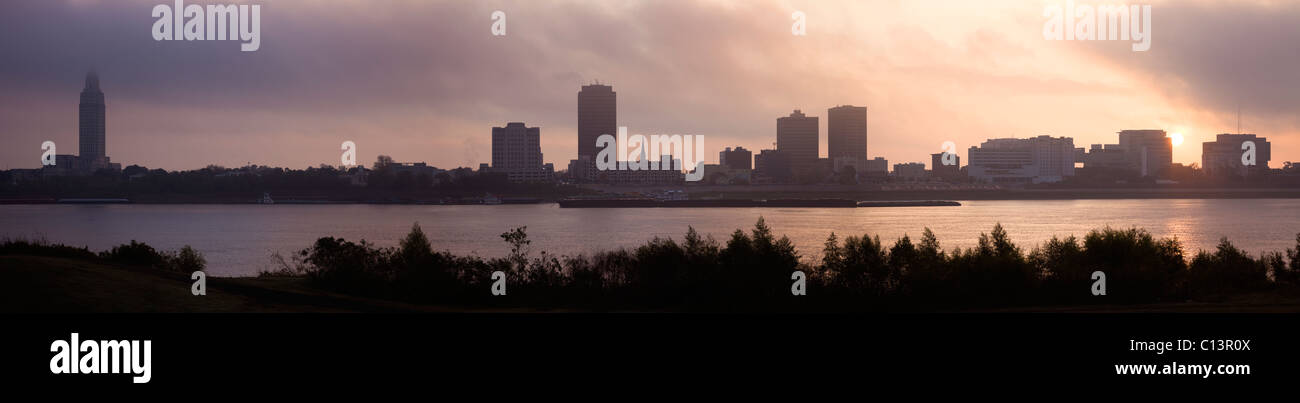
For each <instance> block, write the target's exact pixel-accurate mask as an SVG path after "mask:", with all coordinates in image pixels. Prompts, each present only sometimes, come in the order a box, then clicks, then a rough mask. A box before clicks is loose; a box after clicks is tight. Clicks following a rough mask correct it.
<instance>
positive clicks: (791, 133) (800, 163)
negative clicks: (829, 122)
mask: <svg viewBox="0 0 1300 403" xmlns="http://www.w3.org/2000/svg"><path fill="white" fill-rule="evenodd" d="M818 133H819V131H818V123H817V117H816V116H804V114H803V111H800V110H798V109H795V110H794V112H792V113H790V116H786V117H781V118H777V119H776V149H777V151H780V152H782V153H783V154H784V155H786V156H787V158H789V161H790V167H791V168H793V169H795V170H804V169H812V168H814V167H815V166H816V165H817V156H818V149H817V148H818Z"/></svg>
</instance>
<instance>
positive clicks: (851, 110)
mask: <svg viewBox="0 0 1300 403" xmlns="http://www.w3.org/2000/svg"><path fill="white" fill-rule="evenodd" d="M826 115H827V119H829V120H827V122H826V148H827V150H826V154H827V157H829V158H831V159H832V160H833V159H835V158H836V157H850V158H860V159H862V160H864V161H865V160H866V159H867V108H866V107H865V106H851V105H841V106H837V107H834V108H830V109H828V110H827V111H826Z"/></svg>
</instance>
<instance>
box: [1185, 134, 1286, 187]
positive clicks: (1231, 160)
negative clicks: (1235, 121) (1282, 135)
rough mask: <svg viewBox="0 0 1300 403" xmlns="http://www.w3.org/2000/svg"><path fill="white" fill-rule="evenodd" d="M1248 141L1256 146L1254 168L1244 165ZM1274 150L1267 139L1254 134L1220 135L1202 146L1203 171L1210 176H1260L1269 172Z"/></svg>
mask: <svg viewBox="0 0 1300 403" xmlns="http://www.w3.org/2000/svg"><path fill="white" fill-rule="evenodd" d="M1247 141H1249V142H1251V143H1253V144H1254V145H1255V165H1254V166H1249V165H1245V164H1242V159H1243V157H1244V156H1245V155H1244V154H1245V153H1246V150H1245V149H1244V148H1246V147H1243V146H1244V145H1245V143H1246V142H1247ZM1272 148H1273V147H1272V146H1271V145H1270V144H1269V142H1268V139H1267V138H1264V137H1259V136H1256V135H1254V134H1227V133H1224V134H1220V135H1217V136H1215V137H1214V141H1207V142H1204V143H1202V144H1201V169H1204V170H1205V174H1206V175H1210V176H1241V177H1245V176H1251V175H1258V174H1261V173H1264V172H1266V171H1268V160H1269V159H1271V158H1272Z"/></svg>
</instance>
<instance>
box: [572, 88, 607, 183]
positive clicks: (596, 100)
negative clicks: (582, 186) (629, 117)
mask: <svg viewBox="0 0 1300 403" xmlns="http://www.w3.org/2000/svg"><path fill="white" fill-rule="evenodd" d="M603 134H608V135H611V136H617V135H618V93H616V92H614V87H611V86H608V85H600V84H592V85H584V86H582V90H581V91H578V158H577V159H575V160H574V161H573V162H570V163H569V174H570V175H572V176H573V178H574V180H577V181H579V182H592V181H594V180H595V179H596V178H597V173H598V172H596V156H597V155H598V154H600V151H601V148H599V147H596V139H597V138H600V136H601V135H603Z"/></svg>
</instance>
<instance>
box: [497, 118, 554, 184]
mask: <svg viewBox="0 0 1300 403" xmlns="http://www.w3.org/2000/svg"><path fill="white" fill-rule="evenodd" d="M492 172H501V173H504V174H506V178H507V179H508V180H510V181H511V182H548V181H550V180H551V178H552V177H553V175H552V173H551V172H547V171H546V170H545V169H544V165H543V164H542V129H541V128H538V127H528V126H526V125H524V124H523V123H520V122H511V123H507V124H506V127H493V128H492Z"/></svg>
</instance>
